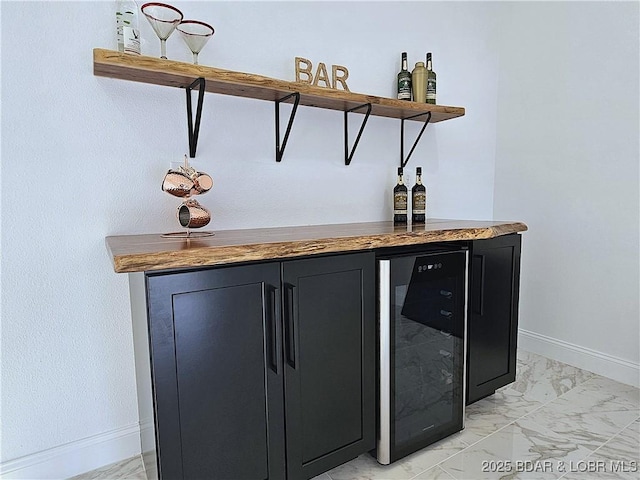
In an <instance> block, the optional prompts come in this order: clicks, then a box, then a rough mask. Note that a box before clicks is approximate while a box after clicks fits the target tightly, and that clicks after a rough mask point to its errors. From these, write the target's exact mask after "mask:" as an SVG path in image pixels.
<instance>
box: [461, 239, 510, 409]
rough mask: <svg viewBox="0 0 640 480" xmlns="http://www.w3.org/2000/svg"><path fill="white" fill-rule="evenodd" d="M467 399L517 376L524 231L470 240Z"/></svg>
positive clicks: (468, 401)
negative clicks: (522, 237) (522, 232)
mask: <svg viewBox="0 0 640 480" xmlns="http://www.w3.org/2000/svg"><path fill="white" fill-rule="evenodd" d="M469 248H470V257H469V258H470V263H469V267H470V269H469V274H470V275H469V299H468V304H469V310H468V324H467V345H468V347H467V405H468V404H470V403H473V402H475V401H477V400H480V399H481V398H484V397H486V396H488V395H491V394H493V393H494V392H495V391H496V389H498V388H500V387H502V386H505V385H507V384H509V383H511V382H513V381H514V380H515V375H516V345H517V337H518V293H519V284H520V248H521V237H520V235H518V234H512V235H504V236H500V237H496V238H492V239H487V240H475V241H473V242H470V244H469Z"/></svg>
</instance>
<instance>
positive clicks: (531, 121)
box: [494, 2, 640, 385]
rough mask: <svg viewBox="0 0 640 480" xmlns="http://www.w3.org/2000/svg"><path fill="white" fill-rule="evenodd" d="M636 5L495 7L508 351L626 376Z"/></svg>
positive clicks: (633, 259) (630, 334) (637, 335)
mask: <svg viewBox="0 0 640 480" xmlns="http://www.w3.org/2000/svg"><path fill="white" fill-rule="evenodd" d="M638 9H639V4H638V2H626V3H623V2H588V3H578V2H569V3H555V2H544V3H541V2H536V3H519V2H516V3H514V4H511V5H509V6H508V7H506V8H504V9H501V11H500V12H501V25H502V28H501V31H500V32H501V35H500V39H499V42H498V45H499V58H500V74H499V87H498V91H499V95H498V123H497V132H498V137H497V154H496V167H495V168H496V177H495V193H494V195H495V197H494V216H495V217H496V218H517V219H521V220H523V221H524V222H526V223H527V224H528V225H529V231H528V232H527V233H526V234H525V235H524V236H523V253H522V279H521V295H520V329H521V342H520V346H521V347H525V348H528V349H530V350H534V351H538V352H539V353H542V354H545V355H547V356H551V357H554V358H557V359H559V360H564V361H567V362H569V363H572V364H574V365H578V366H580V367H583V368H587V369H590V370H592V371H596V372H597V373H601V374H604V375H608V376H612V377H614V378H617V379H619V380H621V381H625V382H627V383H635V384H636V385H637V384H638V383H639V381H640V379H639V378H638V363H639V360H640V358H639V357H640V354H639V350H640V332H639V325H640V315H639V310H638V292H639V285H638V269H639V259H638V245H639V239H638V231H639V219H640V210H639V197H638V184H639V178H638V175H639V171H638V166H639V163H640V162H639V160H640V154H639V148H640V147H639V132H640V128H639V123H638V122H639V121H638V115H639V110H640V101H639V97H638V96H639V92H640V85H639V81H638V76H639V73H638V72H639V64H638V62H639V58H640V51H639V49H640V39H639V38H638V28H639V25H640V21H639V16H638Z"/></svg>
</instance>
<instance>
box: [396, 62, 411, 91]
mask: <svg viewBox="0 0 640 480" xmlns="http://www.w3.org/2000/svg"><path fill="white" fill-rule="evenodd" d="M398 100H409V101H410V100H411V72H409V70H408V69H407V52H402V69H401V70H400V73H398Z"/></svg>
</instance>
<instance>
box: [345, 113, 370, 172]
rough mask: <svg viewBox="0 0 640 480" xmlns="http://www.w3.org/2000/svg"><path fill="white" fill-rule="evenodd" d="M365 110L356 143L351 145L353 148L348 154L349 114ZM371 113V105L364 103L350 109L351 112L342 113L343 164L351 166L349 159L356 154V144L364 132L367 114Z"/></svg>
mask: <svg viewBox="0 0 640 480" xmlns="http://www.w3.org/2000/svg"><path fill="white" fill-rule="evenodd" d="M365 107H366V108H367V113H365V115H364V120H363V121H362V125H361V126H360V131H358V136H357V137H356V141H355V142H354V144H353V148H352V149H351V152H349V121H348V118H349V113H351V112H353V111H355V110H361V109H363V108H365ZM370 113H371V104H370V103H365V104H363V105H359V106H357V107H354V108H352V109H351V110H345V111H344V164H345V165H349V164H351V159H352V158H353V154H354V153H355V152H356V148H357V146H358V142H359V141H360V136H361V135H362V132H363V131H364V126H365V125H366V124H367V120H369V114H370Z"/></svg>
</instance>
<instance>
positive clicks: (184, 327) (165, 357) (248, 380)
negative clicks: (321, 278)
mask: <svg viewBox="0 0 640 480" xmlns="http://www.w3.org/2000/svg"><path fill="white" fill-rule="evenodd" d="M279 285H280V271H279V266H278V265H277V264H264V265H255V266H245V267H237V268H224V269H210V270H201V271H195V272H185V273H166V274H159V275H158V274H152V275H148V276H147V292H148V305H149V307H148V312H149V333H150V344H151V371H152V377H153V382H152V383H153V389H154V404H155V422H156V442H157V455H158V467H159V475H158V477H159V478H163V479H202V478H211V479H234V480H235V479H237V480H256V479H283V478H285V475H284V412H283V400H282V398H283V394H282V391H283V390H282V389H283V377H282V374H281V371H279V370H278V365H277V364H278V360H277V358H275V357H276V356H275V355H274V354H273V348H272V344H273V343H274V342H275V338H273V335H272V332H274V330H276V329H277V322H278V320H279V316H280V315H279V312H280V310H279V302H276V301H275V295H273V293H275V292H276V291H277V289H279ZM280 367H281V365H280Z"/></svg>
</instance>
